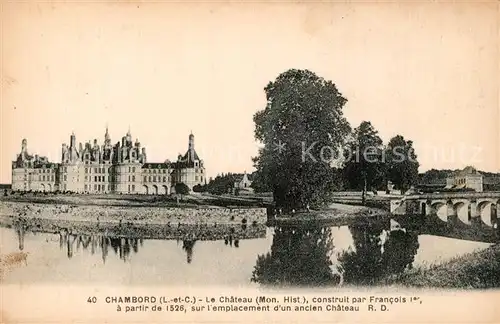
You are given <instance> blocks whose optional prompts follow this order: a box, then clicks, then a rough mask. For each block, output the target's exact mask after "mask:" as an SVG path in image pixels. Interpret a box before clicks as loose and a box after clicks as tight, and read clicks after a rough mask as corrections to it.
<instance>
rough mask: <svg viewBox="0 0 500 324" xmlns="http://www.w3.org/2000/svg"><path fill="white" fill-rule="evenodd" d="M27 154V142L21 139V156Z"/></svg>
mask: <svg viewBox="0 0 500 324" xmlns="http://www.w3.org/2000/svg"><path fill="white" fill-rule="evenodd" d="M26 153H28V141H27V140H26V139H25V138H23V141H22V142H21V154H26Z"/></svg>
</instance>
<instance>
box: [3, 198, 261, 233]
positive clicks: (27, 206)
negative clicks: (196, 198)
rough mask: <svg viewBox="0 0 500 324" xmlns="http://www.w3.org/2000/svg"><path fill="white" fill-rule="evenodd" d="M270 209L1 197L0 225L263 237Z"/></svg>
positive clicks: (42, 229) (48, 229) (50, 229)
mask: <svg viewBox="0 0 500 324" xmlns="http://www.w3.org/2000/svg"><path fill="white" fill-rule="evenodd" d="M266 220H267V218H266V210H265V208H222V207H217V206H195V207H186V206H183V207H152V206H103V205H86V204H85V205H72V204H60V203H59V204H48V203H28V202H14V201H2V202H1V203H0V225H2V226H5V227H21V228H23V229H26V230H32V231H40V232H48V233H59V232H61V231H62V232H71V233H73V234H93V233H104V234H106V235H110V236H127V237H141V238H153V239H185V238H189V239H199V240H218V239H224V238H225V237H228V236H233V237H234V238H240V239H246V238H256V237H263V236H264V235H265V231H266V226H265V223H266Z"/></svg>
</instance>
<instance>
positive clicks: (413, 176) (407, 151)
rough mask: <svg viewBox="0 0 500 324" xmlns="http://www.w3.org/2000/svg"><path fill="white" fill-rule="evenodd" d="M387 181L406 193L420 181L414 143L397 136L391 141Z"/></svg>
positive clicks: (388, 151)
mask: <svg viewBox="0 0 500 324" xmlns="http://www.w3.org/2000/svg"><path fill="white" fill-rule="evenodd" d="M386 158H387V167H388V170H387V179H388V180H390V181H392V183H394V185H395V186H396V188H398V189H399V190H401V193H404V191H406V190H407V189H409V188H410V186H411V185H413V184H415V183H416V182H417V181H418V167H419V163H418V161H417V155H416V154H415V150H414V149H413V142H412V141H406V140H405V139H404V137H403V136H401V135H396V136H394V137H393V138H391V140H390V141H389V144H387V148H386Z"/></svg>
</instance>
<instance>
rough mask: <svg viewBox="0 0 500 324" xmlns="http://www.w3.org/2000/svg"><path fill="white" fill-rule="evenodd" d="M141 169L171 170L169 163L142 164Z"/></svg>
mask: <svg viewBox="0 0 500 324" xmlns="http://www.w3.org/2000/svg"><path fill="white" fill-rule="evenodd" d="M142 168H143V169H169V168H171V165H170V163H144V164H143V165H142Z"/></svg>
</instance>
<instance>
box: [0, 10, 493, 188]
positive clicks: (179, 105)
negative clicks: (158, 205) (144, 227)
mask: <svg viewBox="0 0 500 324" xmlns="http://www.w3.org/2000/svg"><path fill="white" fill-rule="evenodd" d="M1 6H2V7H1V24H2V26H1V27H2V34H1V37H2V48H1V55H2V57H1V76H2V84H1V121H0V122H1V130H0V136H1V141H0V144H1V145H0V158H1V159H0V183H10V181H11V161H12V160H14V159H15V158H16V154H18V153H19V152H20V147H21V141H22V139H23V138H26V139H27V141H28V150H29V152H30V153H31V154H35V153H36V154H39V155H43V156H47V157H49V159H50V160H51V161H54V162H60V158H61V145H62V143H69V137H70V135H71V133H72V132H74V133H75V135H76V140H77V142H83V143H85V142H87V141H93V140H94V139H98V141H99V143H102V142H103V140H104V132H105V128H106V126H108V127H109V132H110V135H111V138H112V142H113V143H116V142H117V141H119V140H120V139H121V137H122V136H124V135H125V134H126V132H127V130H128V129H129V128H130V130H131V133H132V137H133V138H134V140H135V139H136V138H138V139H139V141H140V142H141V144H142V146H144V147H146V149H147V154H148V161H149V162H163V161H165V160H166V159H170V160H175V159H176V157H177V155H178V154H179V153H184V152H185V151H186V150H187V145H188V136H189V133H190V132H191V131H192V132H193V134H194V135H195V148H196V150H197V152H198V154H199V155H200V157H201V158H202V159H203V160H204V161H205V165H206V168H207V174H208V176H215V175H217V174H218V173H221V172H224V173H225V172H243V171H248V172H250V171H252V170H253V167H252V162H251V157H252V156H255V155H256V153H257V148H258V145H257V142H256V141H255V139H254V123H253V119H252V117H253V115H254V114H255V113H256V112H257V111H259V110H262V109H264V107H265V105H266V98H265V93H264V87H265V86H266V85H267V84H268V83H269V82H270V81H273V80H274V79H275V78H276V77H277V76H278V75H279V74H280V73H282V72H285V71H286V70H288V69H291V68H295V69H309V70H311V71H313V72H315V73H316V74H318V75H319V76H321V77H324V78H325V79H328V80H331V81H333V82H334V83H335V84H336V86H337V88H338V89H339V91H340V92H341V93H342V95H343V96H344V97H346V98H347V100H348V102H347V104H346V105H345V107H344V114H345V116H346V117H347V119H348V121H349V122H350V123H351V125H352V126H353V127H356V126H358V125H359V123H360V122H361V121H363V120H368V121H370V122H371V123H372V124H373V126H374V127H375V128H376V129H377V130H378V131H379V134H380V136H381V138H382V139H383V140H384V142H387V141H388V140H389V139H390V138H391V137H392V136H395V135H396V134H401V135H403V136H404V137H405V138H406V139H410V140H412V141H413V142H414V147H415V150H416V153H417V155H418V159H419V162H420V164H421V166H420V171H421V172H423V171H425V170H428V169H430V168H452V169H454V168H463V167H465V166H467V165H474V166H476V167H477V168H478V169H481V170H484V171H493V172H498V171H500V153H499V151H500V132H499V129H498V125H499V123H500V114H499V75H500V68H499V57H500V56H499V55H500V53H499V35H500V32H499V17H500V15H499V9H498V3H496V2H493V1H491V2H486V3H478V2H469V3H459V4H457V3H455V4H452V3H447V4H445V3H441V4H438V3H436V2H432V3H431V2H427V3H425V4H424V3H419V2H412V3H406V4H401V3H400V4H395V3H392V4H391V3H382V2H379V3H369V2H364V3H361V2H359V3H356V2H355V3H351V4H341V3H335V4H332V3H330V4H325V3H323V4H321V3H313V4H312V3H309V4H298V3H275V4H264V3H255V2H254V3H231V2H219V3H190V4H181V3H165V2H164V3H158V2H156V3H152V2H148V3H145V2H134V1H128V2H107V3H106V2H81V1H80V2H66V3H62V2H52V3H49V2H38V3H37V2H29V1H25V2H22V3H21V2H10V3H7V2H2V3H1Z"/></svg>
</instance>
